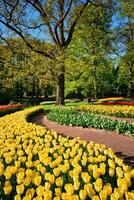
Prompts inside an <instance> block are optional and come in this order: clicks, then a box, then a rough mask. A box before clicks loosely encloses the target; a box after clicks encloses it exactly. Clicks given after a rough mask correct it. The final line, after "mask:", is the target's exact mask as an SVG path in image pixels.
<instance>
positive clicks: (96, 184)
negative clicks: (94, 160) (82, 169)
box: [94, 178, 103, 192]
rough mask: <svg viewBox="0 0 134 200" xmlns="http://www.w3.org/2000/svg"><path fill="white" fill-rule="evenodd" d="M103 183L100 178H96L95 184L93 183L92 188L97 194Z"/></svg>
mask: <svg viewBox="0 0 134 200" xmlns="http://www.w3.org/2000/svg"><path fill="white" fill-rule="evenodd" d="M102 186H103V182H102V179H101V178H97V180H96V182H94V188H95V190H96V191H97V192H100V191H101V190H102Z"/></svg>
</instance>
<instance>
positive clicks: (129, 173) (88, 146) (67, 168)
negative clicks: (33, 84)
mask: <svg viewBox="0 0 134 200" xmlns="http://www.w3.org/2000/svg"><path fill="white" fill-rule="evenodd" d="M40 109H41V108H40V107H36V108H32V109H27V110H24V111H19V112H17V113H14V114H10V115H6V116H5V117H2V118H0V199H2V200H5V199H15V200H21V199H23V200H31V199H33V200H43V199H44V200H51V199H54V200H60V199H63V200H64V199H65V200H68V199H70V200H71V199H72V200H75V199H76V200H79V199H80V200H86V199H92V200H118V199H119V200H123V199H127V200H133V199H134V190H133V181H134V179H133V178H134V169H131V167H129V166H127V165H125V164H124V163H123V161H122V160H121V159H119V158H117V157H116V156H115V154H114V153H113V151H112V150H111V149H107V148H106V147H105V145H100V144H94V142H90V143H88V142H86V141H84V140H81V139H80V138H74V139H70V138H69V137H62V136H61V135H58V134H57V133H56V132H55V131H54V130H51V131H49V130H46V129H44V128H42V127H40V126H38V125H35V124H32V123H29V122H27V121H26V120H27V119H28V118H29V116H30V115H33V114H35V113H37V112H38V111H39V110H40Z"/></svg>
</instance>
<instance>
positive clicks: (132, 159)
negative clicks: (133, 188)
mask: <svg viewBox="0 0 134 200" xmlns="http://www.w3.org/2000/svg"><path fill="white" fill-rule="evenodd" d="M115 155H116V156H118V157H119V158H122V159H123V161H124V163H125V164H127V165H130V166H132V167H134V156H128V155H125V154H123V152H116V153H115Z"/></svg>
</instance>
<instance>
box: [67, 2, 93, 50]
mask: <svg viewBox="0 0 134 200" xmlns="http://www.w3.org/2000/svg"><path fill="white" fill-rule="evenodd" d="M88 3H90V0H87V1H86V3H84V5H83V7H82V8H81V10H80V11H79V14H78V15H77V17H76V18H75V20H74V21H73V23H72V25H71V28H70V31H69V34H68V37H67V40H66V42H65V47H67V46H68V44H69V43H70V41H71V39H72V36H73V32H74V29H75V26H76V24H77V22H78V20H79V18H80V17H81V15H82V13H83V11H84V10H85V8H86V7H87V5H88Z"/></svg>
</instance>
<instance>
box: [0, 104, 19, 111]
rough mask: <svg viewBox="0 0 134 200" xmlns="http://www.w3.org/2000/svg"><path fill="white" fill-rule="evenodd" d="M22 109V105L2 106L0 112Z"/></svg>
mask: <svg viewBox="0 0 134 200" xmlns="http://www.w3.org/2000/svg"><path fill="white" fill-rule="evenodd" d="M20 107H22V104H11V105H2V106H0V110H7V109H11V108H20Z"/></svg>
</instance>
